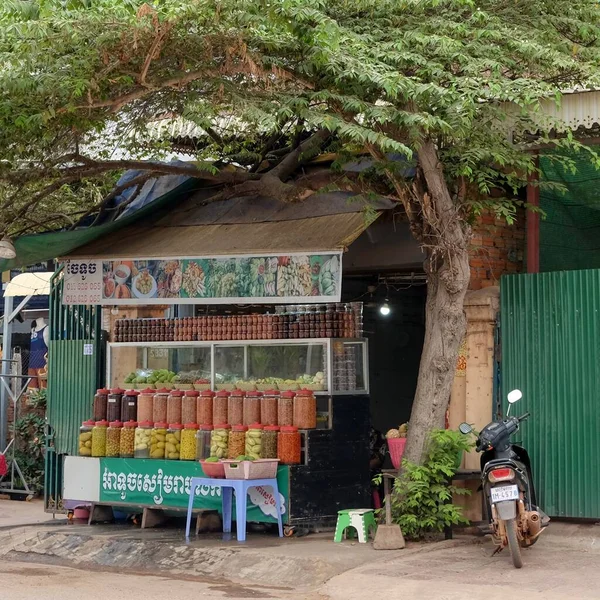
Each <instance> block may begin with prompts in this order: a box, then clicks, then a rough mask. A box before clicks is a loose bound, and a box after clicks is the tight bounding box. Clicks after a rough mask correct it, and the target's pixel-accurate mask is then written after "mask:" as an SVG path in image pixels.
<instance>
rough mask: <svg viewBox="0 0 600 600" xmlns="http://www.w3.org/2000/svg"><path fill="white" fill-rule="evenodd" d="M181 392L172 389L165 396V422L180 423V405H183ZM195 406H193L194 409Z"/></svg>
mask: <svg viewBox="0 0 600 600" xmlns="http://www.w3.org/2000/svg"><path fill="white" fill-rule="evenodd" d="M182 399H183V392H182V391H180V390H172V391H171V392H169V395H168V396H167V423H181V422H182V419H181V407H182V406H183V401H182ZM195 408H196V407H194V410H195Z"/></svg>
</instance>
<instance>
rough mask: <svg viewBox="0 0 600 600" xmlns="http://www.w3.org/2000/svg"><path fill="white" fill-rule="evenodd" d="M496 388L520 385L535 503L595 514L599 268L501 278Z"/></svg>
mask: <svg viewBox="0 0 600 600" xmlns="http://www.w3.org/2000/svg"><path fill="white" fill-rule="evenodd" d="M501 342H502V388H503V394H504V396H506V393H507V392H508V391H510V390H511V389H514V388H519V389H520V390H522V391H523V395H524V397H523V400H522V401H521V402H519V403H518V404H517V407H518V410H519V411H520V412H521V413H523V412H527V411H529V412H531V418H530V419H529V420H528V421H527V422H526V423H525V424H524V425H523V426H522V429H521V433H520V434H518V437H519V438H520V441H522V442H523V443H524V445H525V447H526V448H527V449H528V450H529V452H530V454H531V457H532V463H533V465H532V467H533V474H534V479H535V483H536V486H537V491H538V497H539V501H540V504H541V507H542V508H543V509H544V510H545V511H546V512H547V513H548V514H549V515H550V516H560V517H573V518H599V517H600V460H599V456H598V451H599V449H600V270H586V271H563V272H553V273H542V274H538V275H511V276H507V277H503V278H502V284H501Z"/></svg>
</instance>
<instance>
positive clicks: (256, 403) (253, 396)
mask: <svg viewBox="0 0 600 600" xmlns="http://www.w3.org/2000/svg"><path fill="white" fill-rule="evenodd" d="M261 398H262V392H247V393H246V396H245V397H244V425H251V424H252V423H260V401H261Z"/></svg>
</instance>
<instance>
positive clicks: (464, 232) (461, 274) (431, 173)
mask: <svg viewBox="0 0 600 600" xmlns="http://www.w3.org/2000/svg"><path fill="white" fill-rule="evenodd" d="M418 156H419V166H420V169H421V171H422V176H423V179H424V183H425V184H426V187H427V191H426V192H425V194H424V196H423V204H422V206H423V208H422V210H423V220H424V231H425V232H426V233H425V235H426V237H427V240H426V245H427V252H428V259H427V261H426V263H425V270H426V272H427V305H426V313H425V342H424V345H423V353H422V356H421V364H420V367H419V379H418V382H417V391H416V394H415V399H414V403H413V407H412V413H411V417H410V425H409V434H408V441H407V446H406V452H405V458H406V459H408V460H410V461H411V462H415V463H417V464H422V462H423V459H424V453H425V451H426V443H427V438H428V435H429V432H430V431H431V430H432V429H435V428H440V427H443V426H444V417H445V414H446V409H447V407H448V402H449V400H450V392H451V389H452V382H453V380H454V374H455V372H456V364H457V360H458V353H459V349H460V345H461V343H462V341H463V339H464V336H465V333H466V317H465V312H464V307H463V303H464V298H465V294H466V292H467V289H468V286H469V277H470V268H469V247H468V246H469V244H468V243H469V227H468V225H467V224H466V223H465V222H464V220H463V219H462V218H461V216H460V214H461V213H460V210H458V209H457V206H456V204H455V202H454V201H453V200H452V196H451V195H450V192H449V190H448V186H447V183H446V181H445V179H444V173H443V171H442V166H441V164H440V162H439V160H438V155H437V149H436V147H435V145H434V143H433V142H432V141H430V140H428V141H425V142H424V143H423V145H422V146H421V148H420V149H419V150H418Z"/></svg>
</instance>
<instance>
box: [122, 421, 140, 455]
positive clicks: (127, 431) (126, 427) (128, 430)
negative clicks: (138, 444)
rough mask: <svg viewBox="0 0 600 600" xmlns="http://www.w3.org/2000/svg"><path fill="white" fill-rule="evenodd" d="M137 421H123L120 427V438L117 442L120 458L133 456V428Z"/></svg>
mask: <svg viewBox="0 0 600 600" xmlns="http://www.w3.org/2000/svg"><path fill="white" fill-rule="evenodd" d="M136 427H137V421H127V422H125V423H123V429H121V440H120V442H119V456H120V457H121V458H133V456H134V451H135V428H136Z"/></svg>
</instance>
